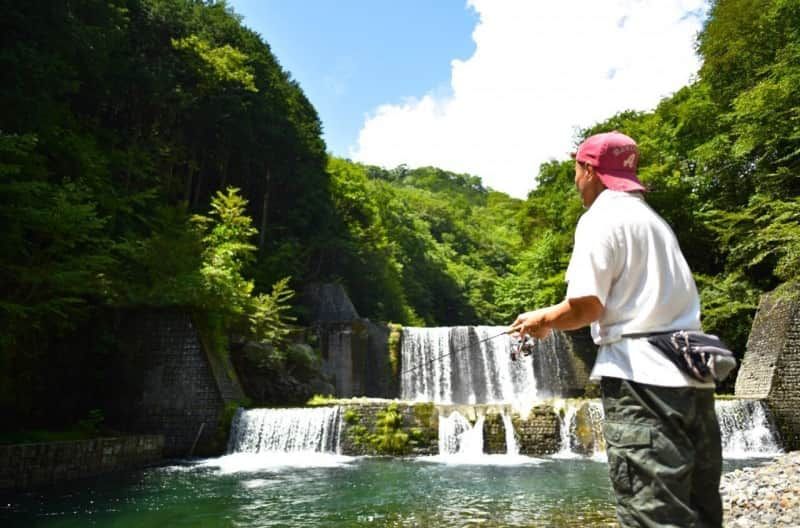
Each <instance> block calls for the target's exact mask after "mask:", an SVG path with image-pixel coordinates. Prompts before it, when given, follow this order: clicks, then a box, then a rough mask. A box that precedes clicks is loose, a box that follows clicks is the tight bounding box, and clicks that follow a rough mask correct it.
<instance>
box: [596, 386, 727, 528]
mask: <svg viewBox="0 0 800 528" xmlns="http://www.w3.org/2000/svg"><path fill="white" fill-rule="evenodd" d="M600 388H601V391H602V395H603V408H604V410H605V423H604V425H603V433H604V436H605V439H606V453H607V454H608V471H609V476H610V477H611V484H612V486H613V488H614V494H615V495H616V498H617V518H618V519H619V522H620V524H621V525H622V526H623V527H625V528H629V527H648V528H649V527H675V528H692V527H696V528H701V527H702V528H711V527H715V528H719V527H721V526H722V501H721V499H720V494H719V481H720V474H721V472H722V448H721V445H720V433H719V424H718V423H717V416H716V413H715V411H714V391H713V389H695V388H690V387H657V386H654V385H644V384H641V383H636V382H632V381H627V380H621V379H616V378H603V379H602V381H601V383H600Z"/></svg>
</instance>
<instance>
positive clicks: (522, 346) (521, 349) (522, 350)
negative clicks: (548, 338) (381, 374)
mask: <svg viewBox="0 0 800 528" xmlns="http://www.w3.org/2000/svg"><path fill="white" fill-rule="evenodd" d="M512 332H514V330H504V331H502V332H500V333H499V334H497V335H493V336H489V337H487V338H484V339H481V340H480V341H478V342H477V343H475V344H476V345H480V344H482V343H485V342H487V341H491V340H492V339H497V338H498V337H500V336H504V335H508V334H510V333H512ZM471 346H473V344H472V343H467V344H466V345H464V346H462V347H458V348H456V349H455V350H451V351H450V352H446V353H444V354H441V355H438V356H436V357H435V358H433V359H430V360H428V361H426V362H425V363H421V364H419V365H415V366H413V367H411V368H410V369H406V370H403V371H402V372H400V377H401V378H402V376H403V374H406V373H407V372H413V371H415V370H417V369H419V368H422V367H425V366H428V365H430V364H431V363H433V362H434V361H438V360H440V359H442V358H445V357H447V356H452V355H453V354H456V353H458V352H462V351H464V350H467V349H468V348H469V347H471ZM532 352H533V338H531V337H530V336H524V337H522V338H521V339H520V341H519V343H517V344H512V346H511V361H516V360H517V358H519V356H520V355H524V356H529V355H531V353H532Z"/></svg>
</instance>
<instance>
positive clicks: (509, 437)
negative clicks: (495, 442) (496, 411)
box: [503, 413, 519, 456]
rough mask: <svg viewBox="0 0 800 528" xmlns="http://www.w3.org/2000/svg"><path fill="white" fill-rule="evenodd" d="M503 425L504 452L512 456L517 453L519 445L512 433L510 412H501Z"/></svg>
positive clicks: (512, 425)
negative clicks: (504, 436)
mask: <svg viewBox="0 0 800 528" xmlns="http://www.w3.org/2000/svg"><path fill="white" fill-rule="evenodd" d="M503 425H504V426H505V429H506V454H507V455H513V456H516V455H519V445H518V444H517V438H516V436H515V435H514V424H513V423H512V422H511V415H510V414H508V413H503Z"/></svg>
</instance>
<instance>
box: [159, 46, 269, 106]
mask: <svg viewBox="0 0 800 528" xmlns="http://www.w3.org/2000/svg"><path fill="white" fill-rule="evenodd" d="M172 46H173V47H174V48H175V49H176V50H181V51H186V52H189V54H191V55H193V56H194V57H196V58H197V59H198V62H199V63H200V64H199V65H198V70H200V71H203V73H204V75H205V76H207V78H208V80H207V83H208V84H209V85H211V86H213V85H215V84H217V83H219V82H230V83H234V84H238V85H240V86H241V87H242V88H243V89H245V90H247V91H249V92H257V91H258V88H256V85H255V76H254V75H253V71H252V68H249V67H247V61H248V57H247V55H245V54H244V53H242V52H241V51H239V50H237V49H236V48H234V47H232V46H231V45H230V44H225V45H224V46H218V47H214V46H212V45H211V43H209V42H208V41H207V40H204V39H202V38H200V37H199V36H197V35H190V36H188V37H186V38H182V39H174V38H173V39H172Z"/></svg>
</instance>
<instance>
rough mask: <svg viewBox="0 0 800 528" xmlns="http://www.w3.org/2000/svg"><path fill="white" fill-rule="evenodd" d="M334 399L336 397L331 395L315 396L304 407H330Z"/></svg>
mask: <svg viewBox="0 0 800 528" xmlns="http://www.w3.org/2000/svg"><path fill="white" fill-rule="evenodd" d="M336 399H337V398H336V396H334V395H333V394H315V395H313V396H312V397H311V398H310V399H309V400H308V401H307V402H306V405H308V406H311V407H322V406H324V405H331V404H333V403H335V402H336ZM345 414H346V412H345ZM348 423H349V422H348Z"/></svg>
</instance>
